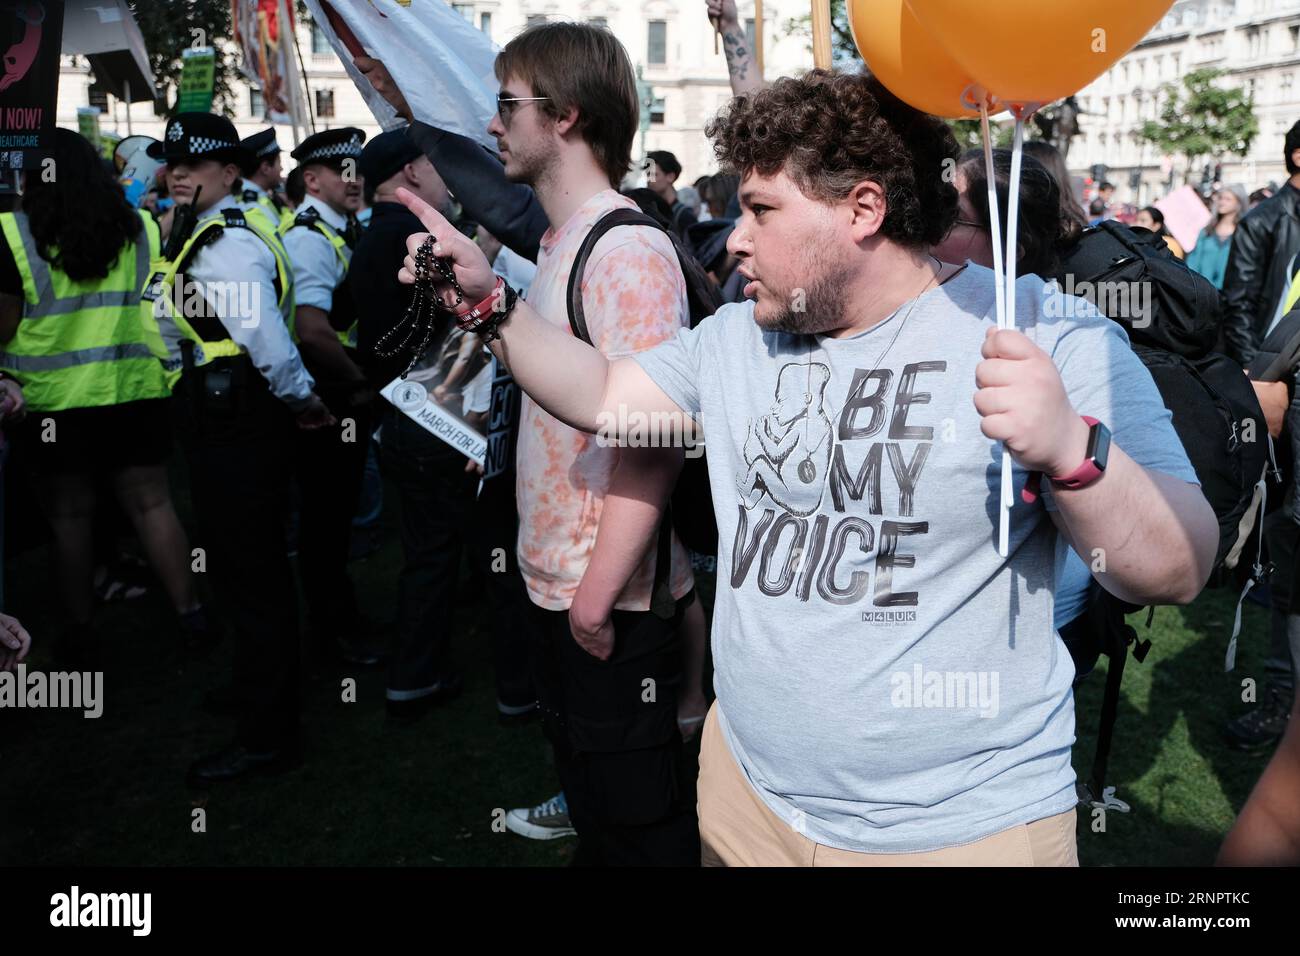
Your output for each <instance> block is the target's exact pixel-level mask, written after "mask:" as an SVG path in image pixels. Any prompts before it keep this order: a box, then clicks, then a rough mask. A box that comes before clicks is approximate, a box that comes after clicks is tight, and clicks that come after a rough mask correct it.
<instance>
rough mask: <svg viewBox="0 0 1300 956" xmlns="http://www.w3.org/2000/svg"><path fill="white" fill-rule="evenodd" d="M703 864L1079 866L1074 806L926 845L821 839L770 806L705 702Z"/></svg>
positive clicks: (714, 709)
mask: <svg viewBox="0 0 1300 956" xmlns="http://www.w3.org/2000/svg"><path fill="white" fill-rule="evenodd" d="M699 814H700V842H701V844H702V846H703V850H702V854H701V856H702V862H703V865H704V866H1078V865H1079V858H1078V855H1077V852H1076V848H1075V837H1074V810H1073V808H1071V809H1070V810H1067V811H1066V812H1065V813H1061V814H1058V815H1056V816H1054V817H1045V818H1043V819H1042V820H1035V821H1034V822H1033V823H1022V824H1020V825H1019V826H1014V827H1011V828H1009V829H1006V830H1003V831H1002V832H1000V833H995V834H993V835H992V836H988V837H985V838H984V839H982V840H977V841H976V842H974V843H968V844H965V845H964V846H952V847H945V848H943V849H941V850H930V851H927V852H924V853H855V852H852V851H850V850H838V849H835V848H833V847H828V846H822V845H821V844H819V843H816V842H814V841H813V840H810V839H808V838H807V837H806V836H803V835H802V834H800V833H797V832H796V831H795V830H793V829H792V828H791V827H789V826H788V825H786V824H785V823H784V822H782V821H781V819H780V818H779V817H778V816H777V815H776V814H774V813H773V812H772V811H771V810H769V809H768V807H767V805H766V804H765V803H763V801H762V799H760V798H759V796H758V794H757V793H755V792H754V788H753V787H752V786H751V785H750V783H749V781H748V780H747V779H746V778H745V774H744V771H742V770H741V769H740V766H739V765H738V764H737V763H736V759H735V757H733V756H732V755H731V749H730V748H729V747H728V746H727V742H726V740H725V739H723V736H722V730H721V729H720V728H719V727H718V705H717V704H716V703H715V704H714V705H713V707H711V708H710V709H709V716H708V719H707V720H706V721H705V722H704V730H703V732H702V740H701V742H700V783H699Z"/></svg>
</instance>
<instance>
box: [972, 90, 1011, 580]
mask: <svg viewBox="0 0 1300 956" xmlns="http://www.w3.org/2000/svg"><path fill="white" fill-rule="evenodd" d="M980 133H981V134H982V135H983V139H984V179H985V181H986V182H987V183H988V203H989V239H990V243H991V245H992V246H993V297H994V303H995V306H994V307H995V310H996V314H997V320H998V328H999V329H1005V328H1009V323H1008V321H1007V299H1006V270H1005V268H1004V263H1003V259H1002V213H1001V210H1000V209H999V208H998V178H997V171H996V170H995V169H994V168H993V136H992V134H991V132H990V129H989V108H988V103H987V102H986V103H981V104H980ZM1013 491H1014V485H1013V483H1012V480H1011V455H1010V453H1009V452H1008V451H1007V449H1006V446H1005V445H1004V446H1003V448H1002V475H1001V482H1000V484H999V490H998V554H1000V555H1002V557H1004V558H1005V557H1006V556H1007V554H1008V552H1009V550H1010V539H1011V507H1012V505H1013V504H1014V499H1013V498H1012V493H1013Z"/></svg>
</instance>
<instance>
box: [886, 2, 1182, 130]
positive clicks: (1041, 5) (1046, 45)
mask: <svg viewBox="0 0 1300 956" xmlns="http://www.w3.org/2000/svg"><path fill="white" fill-rule="evenodd" d="M906 3H907V6H908V7H909V8H910V9H911V10H912V11H913V13H915V15H916V18H917V20H919V21H920V22H921V23H922V24H923V25H924V26H925V27H926V29H928V30H929V31H930V33H931V35H933V36H934V38H935V40H936V41H938V42H939V43H941V44H942V45H943V47H944V48H945V49H946V50H947V51H948V53H949V55H950V56H952V58H953V59H955V60H956V61H957V62H958V63H960V64H961V65H962V67H963V68H964V69H966V70H967V71H969V73H970V75H971V76H973V77H975V78H976V79H977V80H978V81H979V82H980V83H981V84H982V85H983V86H984V87H985V88H987V89H988V91H989V92H990V93H992V94H994V95H995V96H998V97H1000V98H1001V99H1002V101H1003V102H1005V103H1015V104H1022V105H1023V104H1027V103H1051V102H1053V101H1054V100H1059V99H1061V98H1062V97H1064V96H1069V95H1070V94H1072V93H1077V92H1079V90H1081V89H1083V88H1084V87H1085V86H1087V85H1088V84H1089V83H1091V82H1092V81H1093V80H1095V79H1096V78H1097V77H1099V76H1101V74H1102V73H1104V72H1106V69H1107V68H1108V67H1109V66H1110V65H1111V64H1112V63H1114V62H1115V61H1116V60H1118V59H1119V58H1120V57H1122V56H1123V55H1124V54H1125V53H1127V52H1128V51H1129V50H1131V49H1133V47H1134V46H1136V45H1137V42H1138V41H1139V40H1141V39H1142V37H1144V36H1145V35H1146V33H1147V31H1148V30H1150V29H1151V28H1152V27H1153V26H1155V24H1156V23H1157V22H1158V21H1159V20H1160V18H1161V17H1162V16H1164V15H1165V13H1166V12H1168V10H1169V8H1170V7H1171V6H1172V5H1173V3H1172V0H1086V2H1084V0H984V2H981V0H906Z"/></svg>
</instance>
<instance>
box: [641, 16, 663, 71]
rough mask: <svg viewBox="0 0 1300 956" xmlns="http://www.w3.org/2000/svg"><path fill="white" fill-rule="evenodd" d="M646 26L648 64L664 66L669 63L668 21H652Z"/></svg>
mask: <svg viewBox="0 0 1300 956" xmlns="http://www.w3.org/2000/svg"><path fill="white" fill-rule="evenodd" d="M646 26H647V36H646V57H645V58H646V62H647V63H652V64H654V65H656V66H662V65H663V64H665V63H667V62H668V21H667V20H651V21H650V22H649V23H648V24H647V25H646Z"/></svg>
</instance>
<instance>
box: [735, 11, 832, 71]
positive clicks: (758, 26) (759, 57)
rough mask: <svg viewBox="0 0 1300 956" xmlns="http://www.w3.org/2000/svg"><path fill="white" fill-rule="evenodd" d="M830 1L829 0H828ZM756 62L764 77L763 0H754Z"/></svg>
mask: <svg viewBox="0 0 1300 956" xmlns="http://www.w3.org/2000/svg"><path fill="white" fill-rule="evenodd" d="M827 2H829V0H827ZM754 63H755V65H757V66H758V78H759V79H760V80H761V79H763V0H754Z"/></svg>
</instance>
